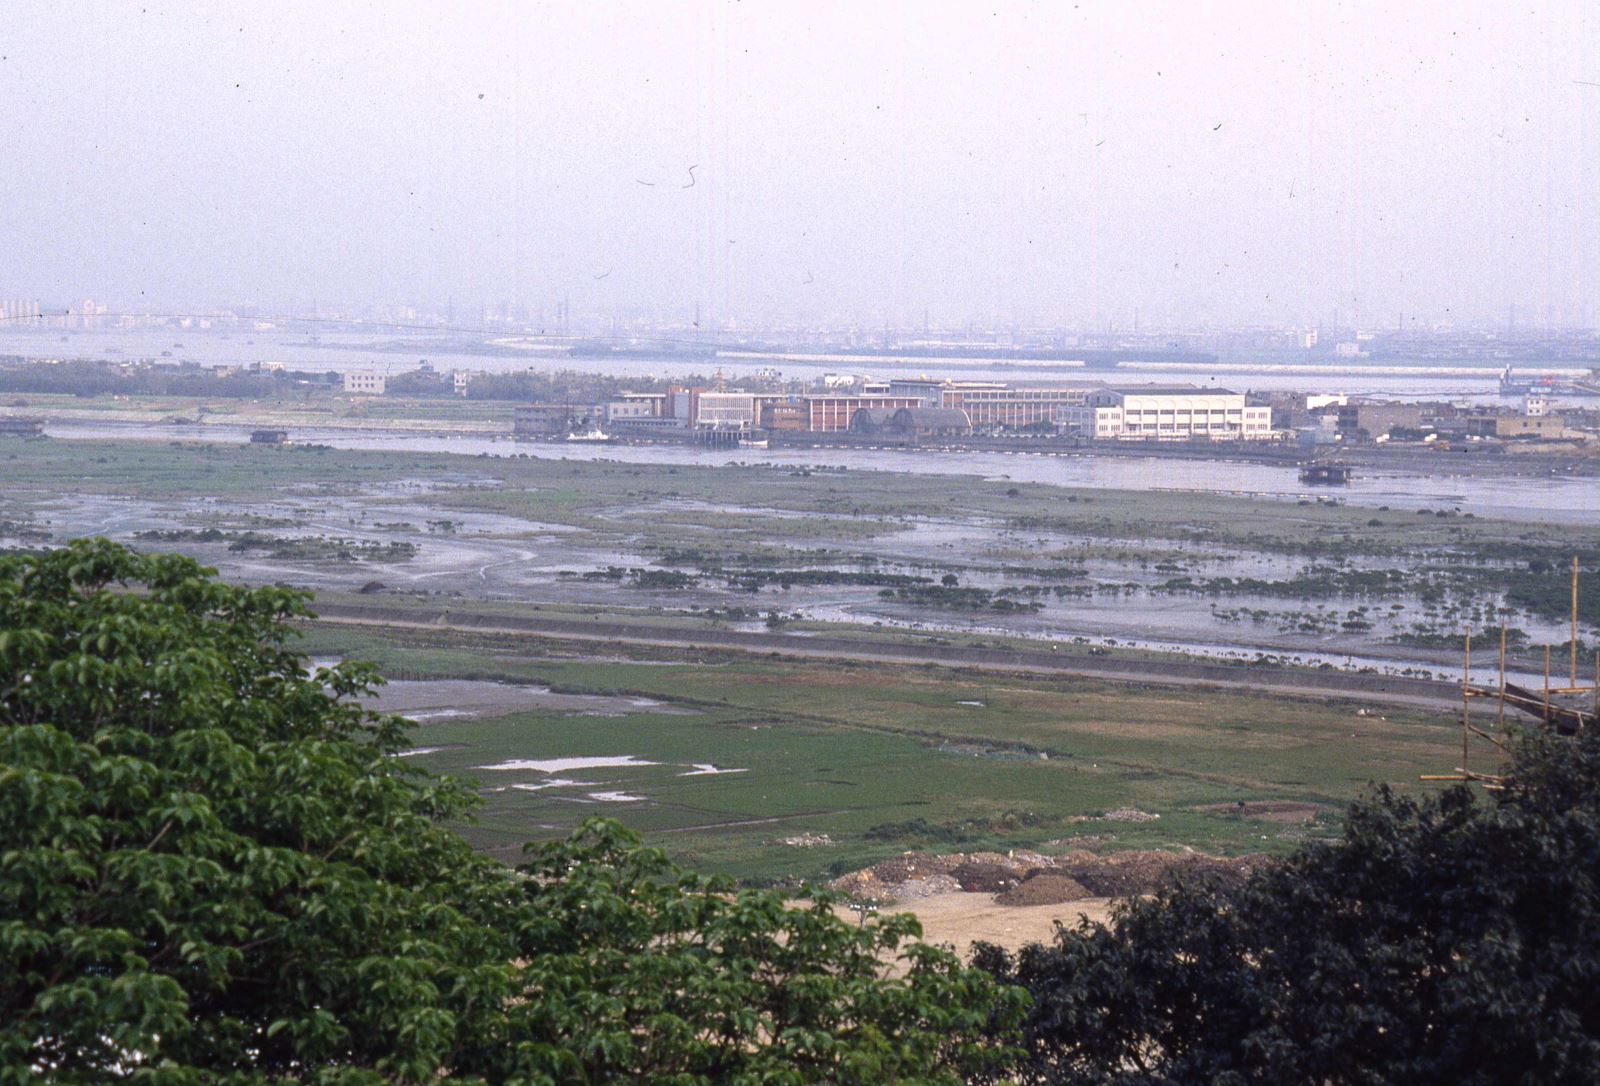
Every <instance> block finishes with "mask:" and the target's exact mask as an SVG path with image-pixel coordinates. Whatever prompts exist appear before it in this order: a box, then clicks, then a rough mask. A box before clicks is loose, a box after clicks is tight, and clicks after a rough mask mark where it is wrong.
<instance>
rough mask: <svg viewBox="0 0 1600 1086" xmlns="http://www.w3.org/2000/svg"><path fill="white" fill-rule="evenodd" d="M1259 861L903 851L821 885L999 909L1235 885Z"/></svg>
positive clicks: (1079, 852) (856, 893) (871, 896)
mask: <svg viewBox="0 0 1600 1086" xmlns="http://www.w3.org/2000/svg"><path fill="white" fill-rule="evenodd" d="M1265 862H1267V861H1266V858H1265V857H1262V856H1240V857H1237V858H1226V857H1220V856H1206V855H1202V854H1201V853H1198V852H1193V851H1189V852H1164V851H1154V850H1149V851H1126V852H1107V853H1099V852H1089V851H1087V850H1084V849H1076V850H1073V851H1071V852H1067V853H1063V854H1062V855H1060V856H1045V855H1043V854H1041V853H1037V852H1031V851H1018V852H1011V853H1001V852H970V853H955V854H953V855H949V856H937V855H934V854H932V853H927V852H908V853H905V854H904V855H902V856H895V857H893V858H892V859H888V860H884V861H883V862H882V863H878V864H874V865H873V866H871V867H868V868H865V869H863V870H861V871H855V872H852V873H851V874H848V875H844V876H841V877H840V878H837V879H835V880H834V881H833V882H831V883H829V886H830V887H832V888H833V889H835V890H838V891H840V892H842V893H845V894H848V895H849V896H851V897H853V898H855V899H857V900H869V901H879V902H887V901H904V900H910V899H915V898H925V897H929V896H932V895H935V894H944V893H951V892H954V891H957V890H961V891H965V892H967V893H973V894H992V895H995V898H994V900H995V902H996V904H1000V905H1059V904H1063V903H1066V902H1071V901H1080V900H1083V899H1085V898H1094V897H1129V896H1132V895H1139V894H1150V893H1154V892H1155V891H1156V890H1157V889H1159V888H1160V887H1161V886H1162V885H1163V884H1164V883H1165V882H1166V881H1167V880H1168V879H1169V878H1182V879H1191V880H1192V879H1195V878H1213V879H1219V880H1221V881H1223V882H1225V883H1238V882H1240V881H1242V880H1244V879H1246V878H1248V877H1249V876H1250V874H1251V873H1252V872H1253V871H1255V870H1256V869H1258V868H1259V867H1261V866H1262V864H1263V863H1265Z"/></svg>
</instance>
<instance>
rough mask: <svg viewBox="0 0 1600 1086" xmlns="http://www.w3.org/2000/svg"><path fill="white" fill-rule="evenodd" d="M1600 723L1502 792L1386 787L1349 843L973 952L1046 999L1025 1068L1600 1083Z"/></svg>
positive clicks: (1097, 1075) (1346, 836)
mask: <svg viewBox="0 0 1600 1086" xmlns="http://www.w3.org/2000/svg"><path fill="white" fill-rule="evenodd" d="M1597 889H1600V736H1597V735H1596V734H1595V733H1594V731H1593V730H1590V731H1589V732H1588V733H1586V734H1584V735H1582V736H1581V737H1580V738H1578V739H1576V740H1571V741H1569V740H1562V739H1558V738H1554V737H1550V736H1546V735H1539V736H1536V737H1532V738H1529V739H1527V740H1526V741H1525V742H1524V745H1523V746H1522V748H1521V749H1520V751H1519V758H1518V760H1517V762H1516V765H1515V767H1514V769H1513V771H1512V773H1511V775H1510V777H1509V778H1508V780H1507V782H1506V787H1505V788H1504V790H1502V791H1499V792H1497V793H1493V794H1491V795H1489V796H1488V797H1487V798H1483V797H1481V796H1480V795H1479V794H1478V793H1477V792H1475V791H1473V790H1471V789H1469V788H1467V787H1465V786H1458V787H1454V788H1451V789H1450V790H1448V791H1445V792H1443V793H1441V794H1439V795H1437V796H1434V797H1431V798H1428V799H1425V800H1421V801H1418V800H1415V799H1409V798H1404V797H1401V796H1398V795H1395V794H1393V793H1392V792H1390V791H1389V790H1387V789H1379V790H1378V791H1377V792H1376V793H1375V794H1374V795H1372V796H1371V797H1370V798H1369V799H1366V800H1364V801H1362V802H1360V803H1357V804H1356V805H1354V806H1353V807H1352V808H1351V810H1350V812H1349V816H1348V819H1347V821H1346V824H1345V827H1344V832H1343V836H1342V838H1341V839H1340V840H1339V841H1337V842H1336V843H1325V844H1314V845H1311V846H1308V847H1306V848H1304V849H1302V850H1301V851H1300V852H1298V853H1297V854H1295V855H1294V856H1293V857H1292V858H1290V859H1289V860H1288V861H1286V862H1284V863H1283V864H1281V865H1279V866H1277V867H1275V868H1271V869H1268V870H1267V871H1265V872H1264V873H1262V874H1260V875H1258V876H1256V877H1255V878H1253V879H1251V880H1250V881H1249V882H1247V883H1245V884H1243V885H1242V886H1239V887H1235V888H1227V887H1224V886H1221V885H1216V884H1207V883H1205V882H1194V883H1190V884H1187V885H1177V886H1173V887H1170V888H1168V889H1167V890H1165V891H1164V892H1162V893H1160V894H1158V895H1156V896H1155V897H1153V898H1151V899H1148V900H1144V901H1137V902H1129V903H1125V904H1123V905H1122V906H1121V907H1120V908H1119V910H1118V911H1117V913H1116V914H1115V917H1114V920H1113V924H1112V926H1110V927H1109V928H1098V927H1094V926H1091V925H1088V924H1083V925H1081V926H1079V927H1078V928H1076V929H1073V930H1061V931H1060V932H1059V933H1058V937H1057V940H1056V943H1055V944H1054V945H1053V946H1048V947H1046V946H1033V947H1029V948H1026V949H1025V950H1024V951H1023V952H1022V953H1021V954H1020V955H1019V956H1017V957H1016V958H1012V957H1011V956H1010V955H1008V954H1006V953H1005V952H1003V951H1000V950H998V949H996V948H993V947H989V948H983V949H982V950H981V951H980V952H979V954H978V955H977V959H976V960H977V961H978V963H979V964H981V965H983V966H984V967H985V968H987V969H989V970H991V971H992V972H993V973H994V975H995V976H996V978H997V979H998V980H1001V981H1005V982H1015V983H1020V984H1023V985H1025V986H1026V987H1028V988H1029V989H1030V990H1031V991H1032V993H1033V994H1034V997H1035V1000H1036V1004H1035V1007H1034V1010H1033V1012H1032V1016H1031V1019H1030V1021H1029V1024H1028V1027H1027V1033H1028V1040H1027V1050H1028V1057H1027V1059H1028V1064H1027V1067H1026V1070H1025V1073H1024V1074H1023V1075H1022V1076H1021V1080H1022V1081H1024V1082H1029V1083H1107V1082H1109V1083H1130V1084H1131V1083H1140V1084H1144V1083H1157V1082H1160V1083H1216V1082H1304V1083H1311V1082H1315V1083H1357V1082H1360V1083H1376V1082H1450V1083H1488V1082H1508V1081H1520V1082H1541V1083H1553V1082H1572V1083H1578V1082H1595V1081H1600V1000H1597V999H1596V998H1595V991H1596V986H1597V982H1600V893H1597Z"/></svg>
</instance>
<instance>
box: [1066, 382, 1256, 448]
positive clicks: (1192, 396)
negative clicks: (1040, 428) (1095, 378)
mask: <svg viewBox="0 0 1600 1086" xmlns="http://www.w3.org/2000/svg"><path fill="white" fill-rule="evenodd" d="M1061 417H1062V421H1063V422H1064V423H1065V425H1067V426H1069V427H1071V428H1072V429H1074V430H1076V431H1077V433H1078V434H1079V435H1080V436H1082V437H1085V438H1088V439H1091V440H1095V441H1195V440H1199V441H1264V440H1269V439H1271V438H1273V437H1275V436H1276V431H1274V430H1273V428H1272V408H1271V406H1270V405H1267V404H1251V403H1247V402H1246V398H1245V395H1244V393H1242V392H1232V391H1229V390H1228V389H1224V388H1196V387H1195V386H1193V385H1136V386H1129V387H1125V388H1098V389H1094V390H1091V391H1089V392H1088V393H1087V395H1086V396H1085V398H1084V403H1083V406H1082V407H1066V408H1063V409H1062V412H1061Z"/></svg>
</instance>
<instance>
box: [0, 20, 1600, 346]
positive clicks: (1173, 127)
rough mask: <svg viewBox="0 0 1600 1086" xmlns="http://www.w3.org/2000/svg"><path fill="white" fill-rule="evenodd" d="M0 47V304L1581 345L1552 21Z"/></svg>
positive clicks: (1594, 72) (95, 39) (1595, 284)
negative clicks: (1156, 328) (557, 311)
mask: <svg viewBox="0 0 1600 1086" xmlns="http://www.w3.org/2000/svg"><path fill="white" fill-rule="evenodd" d="M0 27H3V31H0V57H3V59H0V108H3V110H4V115H5V117H6V118H7V121H6V124H5V128H4V131H5V135H4V137H3V138H0V192H3V194H4V195H3V198H4V211H3V215H0V297H37V298H40V299H41V300H46V301H56V302H70V301H77V300H80V299H83V298H94V299H97V300H111V301H116V302H120V303H125V304H129V305H138V304H140V303H141V300H142V301H143V302H144V304H148V305H149V306H152V307H156V308H160V307H182V306H192V305H206V304H222V303H234V302H249V301H253V302H258V303H260V304H262V305H263V306H264V307H266V308H269V309H271V308H274V307H279V306H282V305H283V304H284V303H285V302H289V301H294V302H304V301H306V300H309V299H311V298H313V297H315V298H317V299H319V300H322V301H323V302H335V301H354V302H401V303H403V302H413V301H421V302H430V303H435V302H436V303H439V304H442V303H443V302H444V301H445V300H446V299H447V298H449V297H452V296H453V297H454V299H455V300H456V303H457V305H458V307H459V308H460V310H461V311H462V312H475V310H476V307H477V306H478V305H480V304H482V303H484V302H486V301H487V302H498V301H500V300H509V301H512V302H517V303H522V304H527V305H530V306H533V307H535V308H536V309H545V310H548V309H550V308H551V307H552V306H553V305H554V303H555V301H556V300H557V299H559V298H561V297H563V296H567V297H570V299H571V305H572V309H573V311H574V312H576V313H612V312H619V313H628V312H646V313H658V314H661V315H663V316H668V317H680V316H687V315H688V314H691V313H692V312H693V310H694V306H695V304H696V302H697V301H698V302H699V303H700V305H701V306H702V307H703V310H704V313H705V315H706V319H707V320H712V321H718V320H722V319H725V318H733V319H736V320H739V321H740V322H744V323H749V322H759V321H768V320H771V321H791V320H794V321H807V322H820V321H831V322H838V321H843V320H849V319H854V320H860V321H863V322H867V323H869V324H881V323H883V322H885V321H892V322H894V323H896V324H913V325H916V324H920V323H921V322H922V320H923V315H924V312H926V313H927V314H928V315H929V316H930V317H931V319H932V320H933V321H934V322H936V323H939V322H947V321H965V320H969V319H972V320H977V321H981V322H991V321H999V322H1001V323H1011V322H1022V323H1034V322H1043V323H1049V324H1056V323H1073V322H1092V323H1095V324H1103V323H1104V322H1106V321H1108V320H1109V321H1115V322H1116V323H1117V324H1118V325H1123V326H1125V325H1127V324H1129V323H1130V322H1131V320H1132V317H1133V312H1134V310H1135V308H1136V307H1137V308H1138V309H1139V310H1140V311H1141V315H1142V317H1143V319H1144V320H1145V321H1147V322H1150V323H1156V322H1160V323H1168V324H1189V323H1197V322H1201V321H1228V322H1233V321H1248V320H1270V321H1274V322H1277V321H1294V322H1315V321H1318V320H1322V321H1324V322H1326V321H1327V320H1328V319H1329V315H1330V314H1331V311H1332V310H1333V309H1334V308H1335V307H1338V308H1339V309H1340V312H1341V316H1342V318H1343V319H1344V321H1345V322H1346V323H1347V324H1348V323H1349V322H1350V321H1352V320H1354V319H1355V318H1356V316H1357V314H1359V316H1360V319H1361V320H1362V321H1363V322H1364V323H1366V324H1368V325H1374V324H1376V325H1383V326H1392V325H1393V324H1394V322H1395V321H1396V320H1397V319H1398V316H1399V314H1400V313H1401V312H1405V313H1407V314H1419V315H1422V316H1424V317H1426V318H1428V319H1433V320H1442V319H1451V318H1456V319H1479V320H1481V319H1492V320H1494V321H1496V322H1500V321H1504V320H1505V317H1506V312H1507V307H1508V305H1510V304H1513V303H1514V304H1516V305H1517V306H1518V310H1519V319H1520V322H1522V323H1530V324H1531V323H1535V322H1537V321H1539V320H1542V319H1544V316H1545V313H1546V310H1547V308H1548V309H1549V310H1550V311H1551V312H1552V313H1553V315H1554V317H1555V318H1556V319H1557V320H1558V321H1560V320H1568V321H1570V320H1574V319H1577V318H1578V317H1580V316H1582V317H1583V318H1584V319H1586V320H1590V321H1592V320H1594V319H1595V318H1596V317H1597V316H1600V307H1597V305H1596V300H1597V299H1600V221H1597V207H1600V131H1597V124H1596V118H1597V115H1600V86H1597V85H1596V84H1600V48H1597V47H1596V44H1595V43H1596V42H1597V41H1600V6H1597V5H1596V4H1595V3H1593V2H1589V3H1577V2H1573V3H1558V4H1550V5H1547V4H1542V3H1532V2H1527V0H1525V2H1524V3H1522V4H1511V3H1508V2H1494V3H1478V4H1474V3H1460V2H1439V3H1391V4H1375V3H1374V4H1367V3H1353V4H1352V3H1332V2H1316V0H1304V2H1289V3H1285V2H1283V0H1275V2H1269V3H1261V4H1224V3H1205V2H1198V3H1197V2H1186V3H1171V4H1139V3H1125V2H1115V3H1080V4H1071V3H1058V4H1051V5H1038V6H1033V5H1016V4H996V3H992V2H991V3H987V4H983V5H981V6H975V5H957V4H948V3H946V4H941V3H916V4H907V5H903V6H901V5H888V4H828V3H818V2H815V0H808V2H805V3H737V4H720V3H710V4H695V5H690V4H681V5H680V4H664V3H643V2H640V3H626V4H623V3H612V4H606V3H584V4H577V3H574V4H559V5H558V4H534V3H510V4H504V5H495V4H472V3H449V4H446V3H439V4H434V5H406V4H402V3H392V2H385V3H372V4H368V3H352V2H345V3H341V2H338V0H320V2H311V3H304V4H301V3H281V2H272V0H266V2H262V3H252V4H242V3H241V4H235V5H202V4H186V3H185V4H169V3H158V2H149V3H145V4H139V3H133V4H113V3H85V4H74V3H59V2H37V3H36V2H33V0H21V2H19V0H7V2H6V3H5V5H4V8H3V17H0ZM691 168H692V171H691ZM691 180H692V182H693V184H692V186H691V185H690V182H691Z"/></svg>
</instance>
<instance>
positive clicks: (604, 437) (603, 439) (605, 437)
mask: <svg viewBox="0 0 1600 1086" xmlns="http://www.w3.org/2000/svg"><path fill="white" fill-rule="evenodd" d="M567 440H568V441H581V442H586V443H588V444H591V445H603V444H606V443H607V442H609V441H610V440H611V435H610V434H608V433H606V432H605V431H604V430H602V429H600V427H598V426H591V427H589V428H588V429H587V430H585V431H583V432H582V433H571V434H568V435H567Z"/></svg>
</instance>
